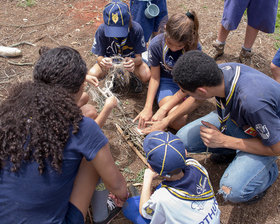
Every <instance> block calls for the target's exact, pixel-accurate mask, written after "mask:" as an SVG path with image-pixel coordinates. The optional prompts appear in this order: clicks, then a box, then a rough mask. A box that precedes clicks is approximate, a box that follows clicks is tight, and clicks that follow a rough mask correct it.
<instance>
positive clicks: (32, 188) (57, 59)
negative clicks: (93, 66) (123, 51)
mask: <svg viewBox="0 0 280 224" xmlns="http://www.w3.org/2000/svg"><path fill="white" fill-rule="evenodd" d="M41 53H42V54H41V56H40V58H39V60H38V61H37V63H36V65H35V68H34V75H33V78H34V80H33V81H25V82H23V83H16V84H13V85H12V86H11V89H9V91H8V96H7V98H6V99H5V100H3V102H2V103H1V107H0V114H1V116H0V123H1V126H0V142H1V146H0V154H1V157H0V164H1V167H0V207H1V210H0V220H1V223H3V224H6V223H7V224H10V223H30V224H33V223H34V224H37V223H46V224H47V223H65V222H66V223H70V222H71V223H84V218H85V216H86V213H87V209H88V206H89V201H90V198H91V197H92V194H93V191H94V189H95V186H96V183H97V181H98V179H99V178H102V180H103V181H104V183H105V185H106V187H108V188H109V189H112V193H113V194H115V196H116V198H118V199H120V197H121V198H122V199H120V201H123V200H125V199H126V197H127V190H126V182H125V180H124V178H123V177H122V175H121V173H120V172H119V171H118V170H117V169H116V166H115V163H114V161H113V159H112V156H111V154H110V152H109V147H108V139H107V138H106V137H105V135H104V134H103V133H102V131H101V129H100V128H99V126H98V125H97V123H95V121H94V120H92V119H90V118H87V117H83V116H82V112H81V110H80V108H79V107H78V105H77V100H78V99H79V98H80V96H81V95H82V93H83V83H84V81H85V76H86V74H87V68H86V64H85V62H84V61H83V59H82V58H81V56H80V54H79V53H78V52H77V51H76V50H74V49H72V48H69V47H57V48H54V49H47V48H46V49H43V50H42V51H41ZM104 162H106V167H105V168H104V167H103V164H104ZM101 166H102V168H101ZM112 172H113V173H112ZM109 173H110V175H112V176H113V177H112V176H110V177H109V175H108V174H109ZM81 189H83V191H81ZM106 202H107V197H106V199H105V204H106ZM100 203H101V202H100ZM120 205H121V204H120ZM105 218H106V217H105Z"/></svg>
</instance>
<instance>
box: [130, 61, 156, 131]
mask: <svg viewBox="0 0 280 224" xmlns="http://www.w3.org/2000/svg"><path fill="white" fill-rule="evenodd" d="M159 83H160V67H159V66H156V67H153V66H152V67H151V79H150V82H149V87H148V92H147V98H146V103H145V106H144V109H143V110H142V111H141V112H140V113H139V114H138V115H137V117H136V118H135V119H134V120H133V122H134V121H136V120H138V119H139V122H138V128H140V129H142V128H144V127H145V122H146V121H148V120H150V119H151V117H152V116H153V103H154V99H155V96H156V93H157V90H158V87H159Z"/></svg>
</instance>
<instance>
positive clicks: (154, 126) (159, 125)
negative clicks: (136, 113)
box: [141, 120, 168, 134]
mask: <svg viewBox="0 0 280 224" xmlns="http://www.w3.org/2000/svg"><path fill="white" fill-rule="evenodd" d="M145 125H151V126H149V127H146V128H144V129H142V130H141V132H142V133H143V134H149V133H151V132H153V131H164V130H165V129H166V128H167V126H168V124H167V123H166V122H165V121H164V120H162V121H156V122H154V121H147V122H145Z"/></svg>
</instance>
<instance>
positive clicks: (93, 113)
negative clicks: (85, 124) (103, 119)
mask: <svg viewBox="0 0 280 224" xmlns="http://www.w3.org/2000/svg"><path fill="white" fill-rule="evenodd" d="M81 110H82V113H83V115H84V116H85V117H89V118H91V119H93V120H95V119H96V118H97V116H98V112H97V110H96V109H95V107H94V106H93V105H90V104H86V105H84V106H82V107H81Z"/></svg>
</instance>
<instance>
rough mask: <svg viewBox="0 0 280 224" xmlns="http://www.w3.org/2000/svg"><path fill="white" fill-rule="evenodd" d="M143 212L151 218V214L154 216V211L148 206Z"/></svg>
mask: <svg viewBox="0 0 280 224" xmlns="http://www.w3.org/2000/svg"><path fill="white" fill-rule="evenodd" d="M144 210H145V212H146V213H147V214H148V215H150V216H152V215H153V214H154V212H155V211H154V210H153V209H151V208H150V207H149V205H147V206H146V207H145V208H144Z"/></svg>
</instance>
